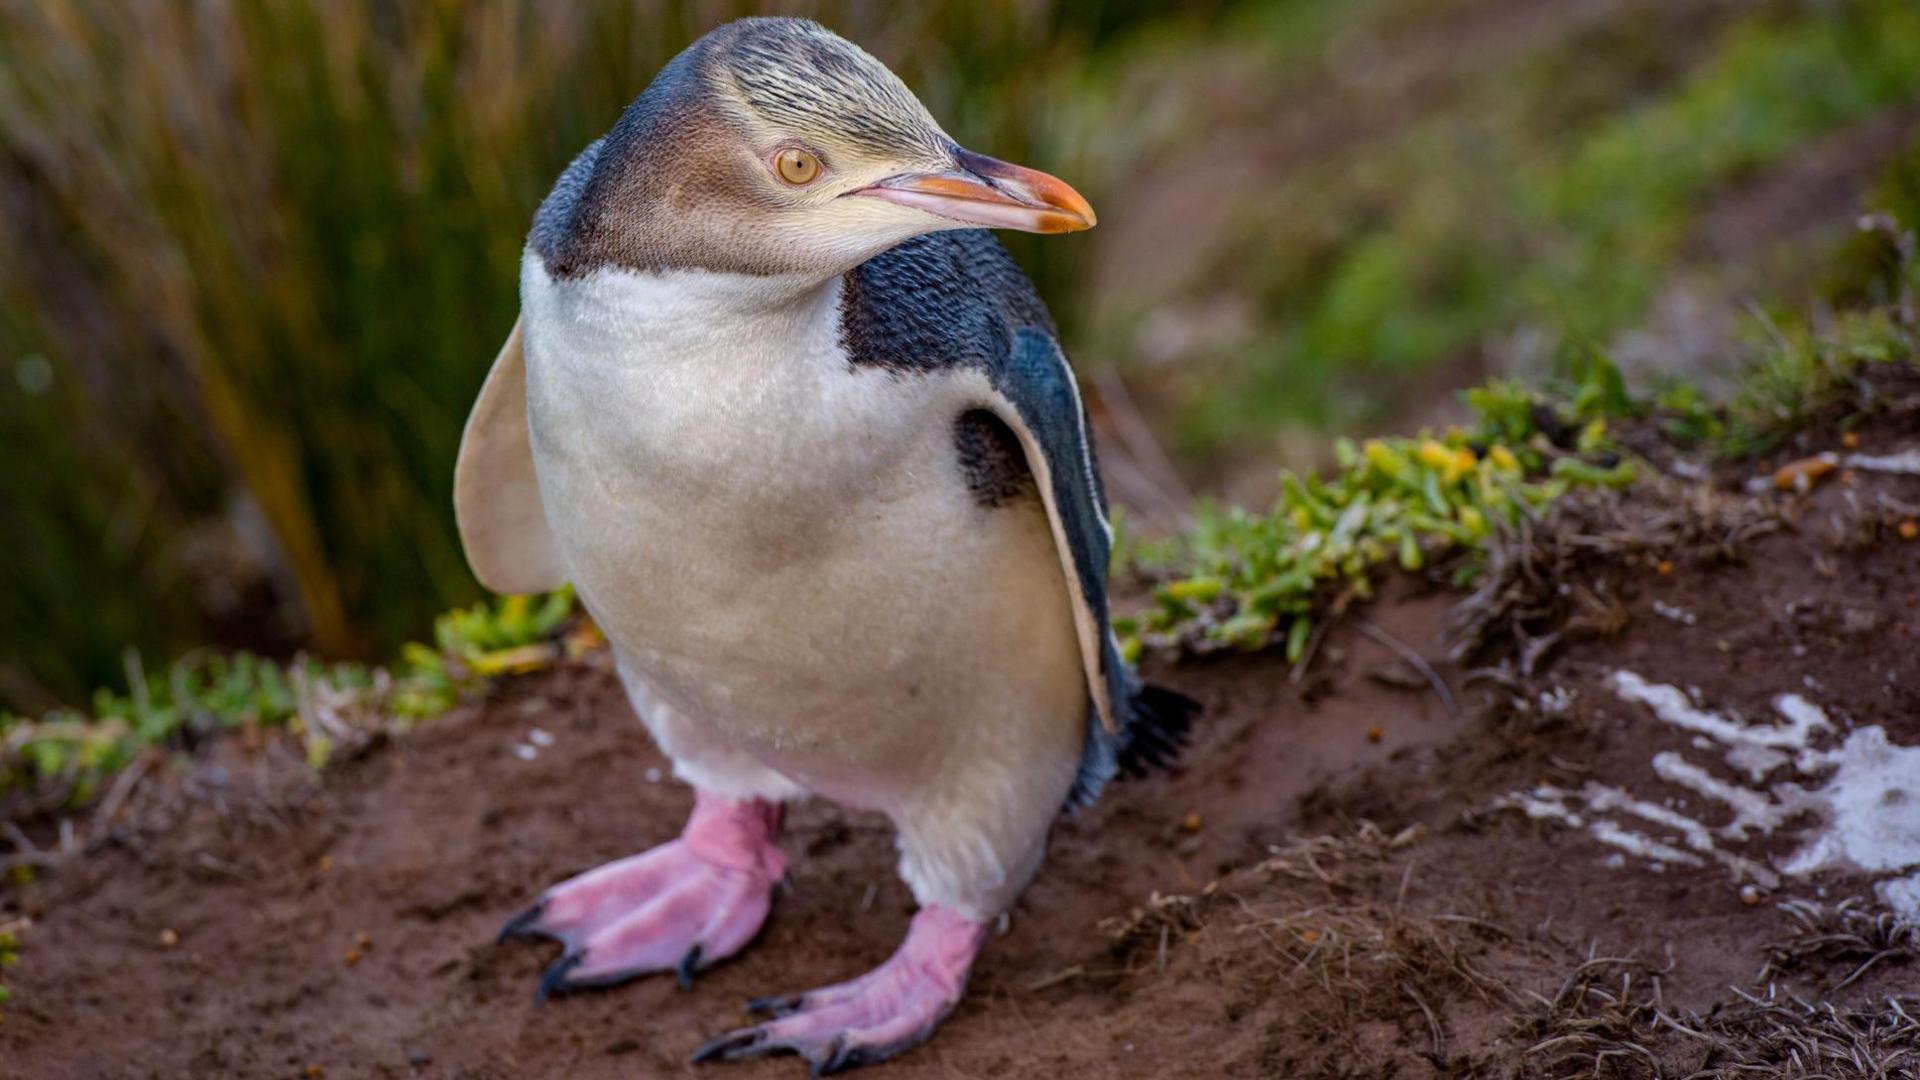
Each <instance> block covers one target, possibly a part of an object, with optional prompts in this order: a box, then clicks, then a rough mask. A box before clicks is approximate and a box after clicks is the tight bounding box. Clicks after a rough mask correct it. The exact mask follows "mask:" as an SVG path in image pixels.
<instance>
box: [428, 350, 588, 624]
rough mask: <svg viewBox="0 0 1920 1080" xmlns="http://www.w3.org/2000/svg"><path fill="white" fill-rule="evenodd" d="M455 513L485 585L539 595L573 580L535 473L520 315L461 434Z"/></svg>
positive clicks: (455, 474) (472, 562)
mask: <svg viewBox="0 0 1920 1080" xmlns="http://www.w3.org/2000/svg"><path fill="white" fill-rule="evenodd" d="M453 513H454V518H455V520H456V521H458V522H459V525H460V544H461V546H462V547H464V548H466V552H467V565H469V566H471V567H472V568H473V576H474V577H476V578H479V579H480V584H482V585H485V586H486V587H487V588H489V589H492V590H493V591H494V592H497V593H536V592H547V591H550V590H552V589H557V588H559V587H560V586H561V585H562V584H564V583H565V581H566V572H565V571H564V570H563V569H562V568H561V564H560V558H559V555H558V554H557V553H556V552H555V550H554V545H553V536H552V534H551V533H549V532H548V530H547V511H546V507H545V505H544V504H543V503H541V501H540V484H539V481H538V480H537V478H536V477H535V476H534V472H533V445H532V442H531V441H530V439H529V438H528V433H527V362H526V354H525V351H524V350H523V348H522V330H521V322H520V321H518V320H516V321H515V322H514V324H513V332H512V333H511V334H509V335H507V343H506V344H505V345H502V346H501V347H500V355H499V356H497V357H495V358H494V361H493V369H492V370H490V371H488V372H487V381H486V382H485V383H484V384H483V385H482V386H481V387H480V397H479V399H478V400H476V401H475V402H474V403H473V412H471V413H469V414H468V415H467V427H466V430H465V431H464V432H462V433H461V435H460V457H459V460H458V461H457V462H456V463H455V464H454V468H453Z"/></svg>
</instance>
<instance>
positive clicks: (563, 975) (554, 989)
mask: <svg viewBox="0 0 1920 1080" xmlns="http://www.w3.org/2000/svg"><path fill="white" fill-rule="evenodd" d="M586 958H587V954H586V953H585V952H584V951H582V952H577V953H568V954H566V955H565V956H562V957H561V958H560V959H558V960H555V961H554V962H553V964H552V966H551V967H549V968H547V970H545V971H543V972H541V973H540V986H539V987H538V988H537V989H535V990H534V992H533V1000H535V1001H545V1000H547V999H548V998H550V997H558V996H559V995H561V994H565V993H567V992H569V991H571V990H572V989H573V987H572V986H570V985H569V984H568V983H567V974H568V973H569V972H571V971H572V970H573V969H574V968H577V967H579V966H580V963H581V961H583V960H585V959H586Z"/></svg>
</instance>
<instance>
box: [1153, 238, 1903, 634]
mask: <svg viewBox="0 0 1920 1080" xmlns="http://www.w3.org/2000/svg"><path fill="white" fill-rule="evenodd" d="M1870 220H1871V222H1872V226H1871V230H1870V231H1871V232H1873V233H1874V234H1875V235H1877V236H1879V237H1881V239H1882V242H1884V243H1886V244H1887V245H1888V247H1889V248H1890V249H1891V250H1892V251H1894V252H1895V253H1896V257H1895V258H1894V259H1893V260H1892V261H1891V262H1889V263H1888V264H1886V265H1885V268H1884V269H1885V273H1884V282H1885V283H1884V284H1883V285H1881V286H1875V287H1870V288H1869V289H1868V291H1869V292H1871V293H1873V294H1874V295H1878V296H1883V297H1884V298H1885V299H1884V301H1883V302H1881V303H1877V304H1873V305H1870V306H1868V307H1865V308H1861V309H1857V310H1849V311H1842V312H1838V313H1834V314H1832V315H1831V316H1830V317H1828V318H1826V319H1824V320H1822V323H1821V325H1819V326H1817V327H1815V326H1813V325H1809V324H1808V323H1807V322H1806V321H1804V320H1802V321H1786V320H1782V319H1774V318H1772V317H1769V316H1765V315H1761V316H1757V319H1758V320H1759V326H1758V331H1759V332H1758V334H1757V337H1756V340H1755V341H1754V343H1753V345H1752V347H1751V349H1750V351H1749V353H1748V354H1747V355H1746V356H1745V357H1744V358H1743V359H1742V360H1741V362H1740V363H1739V365H1738V367H1739V370H1740V372H1741V374H1740V377H1739V379H1738V380H1737V382H1736V383H1735V385H1734V388H1733V390H1732V392H1731V393H1730V394H1729V395H1728V396H1727V397H1726V399H1725V400H1723V401H1719V402H1715V401H1713V400H1710V399H1709V398H1708V396H1707V395H1706V394H1705V393H1703V392H1702V391H1700V390H1699V389H1698V388H1696V387H1694V386H1693V385H1691V384H1689V383H1686V382H1684V381H1678V380H1666V381H1663V382H1662V383H1661V384H1660V385H1656V386H1652V387H1648V388H1644V389H1638V390H1636V389H1634V388H1630V387H1629V386H1628V385H1627V383H1626V381H1625V379H1624V378H1623V377H1622V376H1621V374H1620V371H1619V369H1618V368H1617V367H1616V366H1615V365H1614V364H1613V363H1612V362H1611V361H1610V360H1609V359H1608V358H1607V357H1606V356H1605V355H1604V354H1603V353H1601V352H1599V351H1598V350H1588V351H1587V352H1585V353H1583V354H1581V355H1580V356H1579V357H1578V358H1577V360H1576V362H1575V363H1574V364H1573V367H1572V377H1571V378H1570V379H1568V380H1565V381H1562V382H1559V383H1557V384H1555V385H1552V386H1550V387H1549V388H1548V390H1547V391H1544V392H1543V391H1537V390H1533V389H1530V388H1529V387H1527V386H1525V385H1523V384H1521V383H1519V382H1516V381H1513V380H1495V381H1493V382H1489V383H1487V384H1485V385H1483V386H1480V387H1478V388H1476V389H1473V390H1469V391H1468V392H1467V393H1466V394H1465V398H1466V403H1467V405H1468V406H1469V408H1470V409H1471V411H1472V412H1473V414H1474V417H1475V423H1474V424H1473V426H1472V427H1471V428H1468V429H1454V430H1450V431H1447V432H1444V433H1440V434H1437V435H1436V434H1422V435H1420V436H1418V437H1415V438H1380V439H1369V440H1367V441H1366V442H1365V443H1363V444H1361V445H1359V446H1356V445H1354V443H1353V442H1352V441H1351V440H1348V439H1345V438H1342V439H1340V440H1338V441H1336V443H1335V454H1334V457H1335V460H1336V461H1337V466H1336V467H1335V468H1334V469H1333V470H1331V471H1330V472H1329V473H1328V474H1327V475H1324V476H1319V475H1314V474H1300V473H1296V472H1294V471H1291V470H1283V471H1282V473H1281V483H1280V488H1281V493H1280V496H1279V498H1278V499H1277V500H1276V501H1275V502H1274V504H1273V506H1272V507H1271V508H1269V509H1268V510H1266V511H1265V512H1263V513H1254V512H1249V511H1246V510H1242V509H1239V508H1224V509H1222V508H1217V507H1202V508H1201V509H1200V511H1199V512H1198V514H1197V515H1196V516H1197V519H1198V520H1197V522H1196V524H1195V525H1194V527H1193V528H1192V529H1191V530H1190V531H1188V532H1187V533H1185V534H1184V535H1181V536H1177V537H1174V538H1172V539H1170V540H1167V541H1163V542H1160V543H1144V542H1142V541H1140V540H1138V539H1134V538H1130V537H1124V536H1123V537H1122V542H1120V543H1116V545H1115V552H1116V571H1118V572H1123V573H1124V572H1129V571H1131V572H1135V573H1138V574H1140V575H1141V576H1143V577H1145V578H1147V579H1148V580H1149V581H1152V582H1154V583H1155V585H1154V588H1153V592H1152V600H1151V602H1150V604H1149V605H1148V606H1147V607H1146V609H1145V610H1143V611H1140V612H1137V613H1132V614H1127V615H1124V616H1122V617H1119V618H1116V620H1115V627H1116V630H1117V631H1118V632H1119V633H1120V634H1121V635H1122V640H1123V646H1124V648H1125V650H1126V651H1127V652H1128V654H1129V655H1131V656H1137V655H1139V654H1140V653H1141V652H1143V651H1144V650H1146V649H1148V648H1165V649H1177V650H1201V651H1204V650H1210V649H1219V648H1239V649H1258V648H1263V647H1267V646H1270V645H1276V644H1280V645H1284V648H1285V650H1286V656H1287V658H1288V659H1289V660H1290V661H1297V660H1299V659H1300V658H1301V657H1302V656H1303V654H1304V653H1305V651H1306V650H1307V648H1308V645H1309V642H1310V641H1311V640H1312V637H1313V635H1314V632H1315V630H1316V628H1317V627H1319V626H1322V625H1324V623H1325V622H1326V621H1327V619H1328V618H1330V617H1337V616H1338V615H1339V614H1340V613H1342V612H1343V611H1344V610H1345V609H1346V608H1347V607H1348V606H1349V605H1350V604H1352V603H1353V602H1355V601H1359V600H1364V599H1366V598H1368V597H1369V596H1371V595H1372V591H1373V587H1374V583H1375V580H1376V579H1377V577H1378V576H1379V575H1380V573H1381V572H1382V571H1384V570H1385V569H1386V568H1388V567H1389V566H1391V565H1393V564H1396V563H1397V564H1398V565H1399V566H1400V567H1401V568H1402V569H1404V570H1408V571H1419V570H1422V569H1423V568H1425V567H1427V565H1428V564H1429V563H1430V562H1434V561H1436V560H1438V561H1441V562H1442V563H1444V566H1445V569H1446V571H1447V576H1448V577H1449V578H1450V579H1451V580H1452V582H1453V583H1454V584H1456V585H1465V584H1468V583H1470V582H1471V581H1472V579H1473V578H1474V577H1475V576H1476V575H1477V574H1478V572H1479V571H1480V569H1481V566H1482V563H1481V559H1482V557H1483V556H1484V555H1485V554H1486V553H1487V550H1488V548H1489V545H1490V544H1492V543H1493V542H1495V541H1496V540H1497V539H1498V538H1499V537H1500V536H1501V535H1502V534H1503V533H1507V532H1510V531H1512V530H1513V529H1515V528H1517V527H1518V526H1519V525H1520V524H1521V523H1522V521H1523V519H1526V518H1533V517H1538V516H1540V515H1543V514H1548V513H1551V512H1552V508H1553V504H1554V502H1555V501H1556V500H1558V499H1559V498H1561V497H1562V496H1563V495H1565V494H1566V493H1567V492H1569V491H1572V490H1575V489H1577V488H1582V487H1602V486H1604V487H1622V486H1626V485H1628V484H1631V483H1632V482H1633V479H1634V476H1635V473H1636V471H1637V465H1636V463H1635V461H1634V460H1633V459H1632V458H1631V457H1630V456H1628V455H1625V454H1623V452H1622V449H1621V447H1620V446H1619V445H1617V444H1616V443H1615V441H1614V439H1613V438H1612V434H1611V432H1612V429H1613V427H1614V426H1615V425H1618V424H1621V423H1629V424H1637V425H1640V426H1642V427H1647V428H1651V429H1652V430H1655V431H1658V432H1660V433H1662V434H1664V436H1665V437H1666V438H1667V439H1668V440H1669V441H1670V442H1671V443H1672V444H1673V445H1674V446H1675V447H1676V448H1678V449H1680V450H1682V451H1684V452H1689V453H1693V454H1697V455H1702V456H1706V457H1710V458H1721V459H1737V458H1739V457H1742V456H1745V455H1750V454H1753V453H1756V452H1759V451H1762V450H1765V449H1767V448H1769V447H1771V446H1772V445H1774V444H1775V443H1777V442H1778V441H1779V440H1780V439H1782V438H1784V437H1785V436H1787V435H1789V434H1791V433H1792V432H1794V431H1797V430H1800V429H1802V428H1803V427H1805V425H1806V424H1807V423H1808V422H1809V421H1810V420H1811V419H1812V418H1813V417H1815V416H1817V415H1819V414H1820V413H1822V412H1823V411H1826V410H1828V409H1829V408H1831V407H1832V406H1833V404H1834V403H1835V402H1836V401H1838V400H1842V399H1845V398H1846V397H1847V395H1848V393H1849V391H1850V390H1851V389H1852V387H1853V386H1854V385H1855V383H1856V381H1857V379H1858V377H1859V375H1860V373H1861V372H1862V371H1863V370H1864V369H1866V368H1867V367H1868V366H1869V365H1874V364H1884V363H1893V362H1904V363H1908V364H1914V363H1920V237H1916V232H1915V230H1914V229H1913V228H1911V227H1906V226H1903V225H1900V224H1897V223H1896V221H1895V219H1894V217H1893V216H1892V215H1876V216H1875V217H1873V218H1871V219H1870Z"/></svg>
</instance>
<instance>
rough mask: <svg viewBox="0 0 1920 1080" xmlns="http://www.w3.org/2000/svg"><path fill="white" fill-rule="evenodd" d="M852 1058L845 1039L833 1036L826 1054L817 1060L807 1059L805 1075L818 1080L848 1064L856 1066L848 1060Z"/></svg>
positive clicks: (840, 1036) (842, 1036) (843, 1036)
mask: <svg viewBox="0 0 1920 1080" xmlns="http://www.w3.org/2000/svg"><path fill="white" fill-rule="evenodd" d="M852 1056H853V1054H852V1052H851V1051H849V1050H848V1049H847V1037H846V1036H845V1035H835V1036H834V1037H833V1041H832V1042H830V1043H828V1044H827V1052H826V1053H824V1054H821V1055H820V1057H819V1058H818V1059H817V1060H815V1059H812V1058H809V1059H808V1061H807V1066H808V1068H807V1075H808V1076H809V1077H810V1078H813V1080H818V1078H819V1077H822V1076H827V1075H830V1074H832V1073H837V1072H839V1071H840V1070H841V1069H843V1068H846V1067H847V1066H848V1065H849V1064H856V1063H855V1062H852V1061H850V1060H849V1059H850V1058H851V1057H852Z"/></svg>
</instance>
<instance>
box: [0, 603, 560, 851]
mask: <svg viewBox="0 0 1920 1080" xmlns="http://www.w3.org/2000/svg"><path fill="white" fill-rule="evenodd" d="M574 611H575V605H574V599H573V593H572V590H570V589H562V590H561V591H559V592H555V593H550V594H548V595H546V596H541V597H527V596H509V597H501V598H498V599H496V600H493V601H489V602H484V603H480V604H476V605H474V606H472V607H470V608H464V609H456V610H453V611H450V612H448V613H446V614H445V615H442V616H441V617H440V618H439V619H437V620H436V621H435V623H434V643H433V644H432V645H424V644H419V643H412V644H408V645H407V646H406V647H405V648H404V649H402V650H401V659H400V663H399V664H397V665H395V667H394V668H393V669H392V670H387V669H382V668H375V667H369V666H367V665H363V664H354V663H328V662H322V661H318V660H313V659H300V660H296V661H293V662H290V663H281V662H278V661H273V660H266V659H262V658H261V657H258V656H255V655H253V654H251V653H246V652H240V653H234V654H223V653H218V652H213V651H210V650H203V651H201V652H199V653H193V654H189V655H187V656H184V657H181V658H180V659H177V660H175V661H174V662H173V663H171V664H169V665H168V666H167V667H166V668H165V669H164V670H161V671H154V672H148V671H146V670H145V666H144V664H143V662H142V661H141V659H140V655H139V653H137V652H134V651H132V650H129V651H128V652H127V653H126V655H125V663H126V683H125V685H126V686H127V689H126V690H125V691H115V690H104V689H103V690H96V691H95V692H94V695H93V701H92V704H91V706H90V707H89V708H88V709H86V710H84V711H82V710H78V709H59V710H55V711H52V712H50V713H47V714H45V715H43V716H41V717H39V718H37V719H29V718H26V717H23V716H19V715H15V714H10V713H6V712H0V808H4V809H7V810H9V811H10V813H9V815H8V816H14V815H15V814H17V813H19V812H22V811H32V810H35V809H52V808H58V807H64V808H67V809H72V808H77V807H81V806H84V805H86V804H87V803H89V802H91V801H93V800H94V799H95V798H96V797H97V796H98V795H99V794H100V791H101V788H102V785H103V784H104V783H105V782H106V781H107V780H108V779H109V778H110V777H111V776H113V774H115V773H117V772H118V771H120V770H121V769H123V768H125V767H127V765H129V764H130V763H132V762H133V761H134V760H135V759H136V758H137V757H139V756H140V755H141V754H143V753H146V752H148V751H150V750H154V749H158V750H161V751H163V752H187V751H191V750H192V749H194V748H195V747H197V746H200V745H202V744H204V743H206V742H207V741H209V740H211V739H214V738H217V737H218V736H220V735H222V734H223V733H226V732H230V731H234V730H237V729H243V728H255V729H274V730H283V731H285V732H286V733H287V734H288V735H290V736H291V737H292V738H293V739H294V740H295V742H296V744H297V745H298V746H299V748H300V750H301V753H302V755H303V756H304V757H305V758H306V760H307V761H308V762H309V763H310V764H312V765H314V766H316V767H317V766H320V765H324V764H325V763H326V761H327V759H328V757H329V756H330V755H331V754H332V752H333V750H334V749H335V748H336V746H337V743H338V741H339V740H340V739H341V738H343V737H345V738H352V737H358V736H360V735H362V734H364V733H365V732H368V731H375V730H390V729H393V728H395V727H396V726H398V727H404V726H405V725H407V724H410V723H412V722H413V721H415V720H418V719H420V718H423V717H428V716H433V715H436V714H438V713H441V712H444V711H446V710H447V709H449V708H451V707H452V706H453V705H454V703H455V702H456V701H457V700H458V698H459V695H460V694H461V693H463V692H465V691H468V690H470V689H472V688H474V687H475V686H477V685H479V684H480V683H481V682H483V681H484V680H485V679H487V678H490V677H493V676H497V675H501V674H508V673H513V672H520V671H530V670H536V669H538V668H541V667H544V666H546V665H548V664H551V663H552V662H553V661H554V660H556V659H558V658H559V657H560V656H562V655H565V654H566V652H567V651H568V649H569V646H568V645H567V644H564V643H560V642H558V641H556V635H558V634H559V633H560V632H561V631H562V630H563V629H564V628H565V626H566V623H567V620H568V619H569V618H570V617H571V616H572V615H573V614H574ZM575 647H577V646H575ZM9 801H11V802H14V803H15V804H16V805H14V806H8V803H9Z"/></svg>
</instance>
